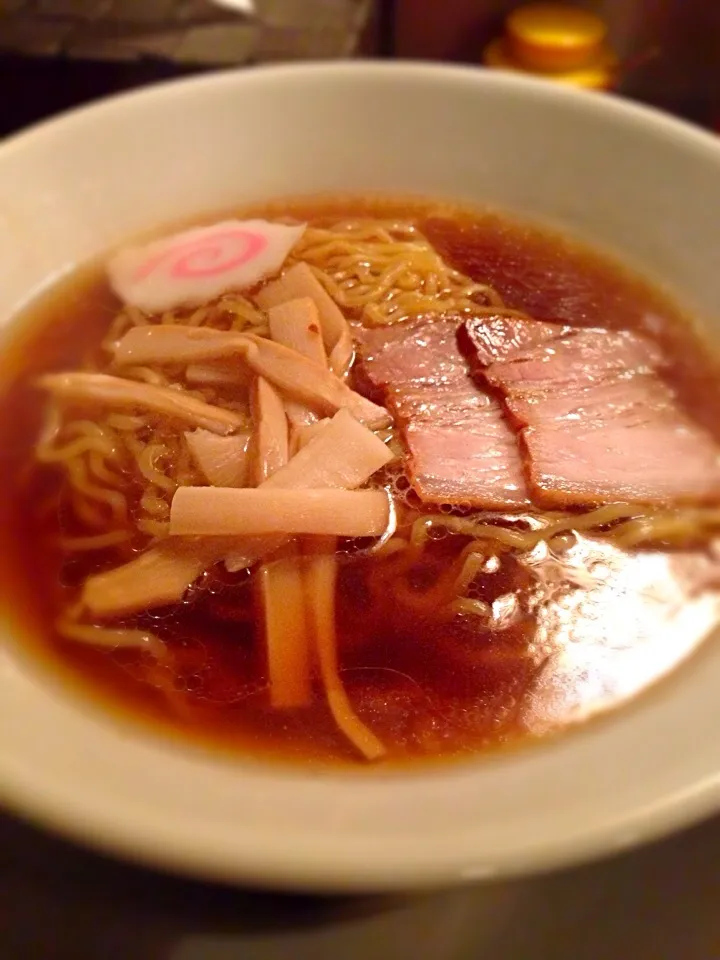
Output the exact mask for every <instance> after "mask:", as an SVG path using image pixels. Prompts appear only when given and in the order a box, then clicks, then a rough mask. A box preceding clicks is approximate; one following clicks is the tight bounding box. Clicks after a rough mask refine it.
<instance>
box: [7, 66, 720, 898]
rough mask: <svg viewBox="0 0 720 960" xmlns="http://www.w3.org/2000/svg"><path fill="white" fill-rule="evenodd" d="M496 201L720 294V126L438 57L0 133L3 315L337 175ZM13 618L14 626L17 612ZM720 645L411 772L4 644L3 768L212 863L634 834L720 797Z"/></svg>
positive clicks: (244, 872)
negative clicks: (299, 766)
mask: <svg viewBox="0 0 720 960" xmlns="http://www.w3.org/2000/svg"><path fill="white" fill-rule="evenodd" d="M333 191H338V192H354V193H358V192H362V191H382V192H384V193H396V194H397V193H400V194H408V193H413V194H425V195H430V196H440V197H449V198H453V199H460V200H468V201H472V202H476V203H480V204H490V205H491V206H493V207H498V208H502V209H506V210H510V211H516V212H519V213H521V214H522V215H523V216H525V217H530V218H534V219H539V220H541V221H546V222H549V223H552V224H554V225H558V226H560V227H564V228H566V229H567V230H569V231H571V232H572V233H573V234H575V235H578V236H581V237H583V236H584V237H586V238H589V239H591V240H592V241H594V243H595V244H596V245H599V246H601V247H607V248H610V249H612V250H614V251H615V252H617V253H619V254H620V255H621V256H622V257H624V259H625V260H626V261H627V262H629V263H631V264H635V265H638V266H640V267H641V268H643V269H645V270H646V271H647V272H648V273H650V274H651V275H653V276H654V277H655V278H660V279H662V280H663V281H664V282H665V283H666V284H667V285H668V286H669V287H670V288H673V289H675V290H676V291H678V292H679V293H680V294H681V295H682V296H683V297H684V299H685V302H686V303H689V304H690V305H691V306H692V307H693V308H694V309H695V310H696V311H697V313H698V315H700V316H702V317H704V318H706V320H707V322H708V323H710V322H711V320H710V319H708V318H712V317H713V315H715V320H716V322H717V321H718V319H720V309H719V307H720V270H718V268H717V265H718V264H719V263H720V231H719V230H718V227H717V225H718V223H720V199H719V198H720V144H716V143H715V142H714V141H713V140H712V138H711V137H709V136H705V135H703V134H701V133H699V132H695V131H693V130H691V129H690V128H687V127H685V126H683V125H681V124H679V123H676V122H675V121H671V120H669V119H667V118H664V117H662V116H659V115H656V114H653V113H650V112H648V111H644V110H641V109H638V108H635V107H631V106H629V105H626V104H623V103H621V102H619V101H614V100H612V99H610V98H607V97H600V96H592V95H587V96H583V95H576V94H572V93H569V92H566V91H564V90H562V89H559V88H557V87H555V86H553V85H550V84H541V83H537V84H535V83H531V82H528V81H525V80H522V79H519V78H515V77H509V76H508V77H506V76H491V75H486V74H483V73H481V72H480V71H465V70H456V69H452V68H433V67H428V66H420V65H404V66H384V65H380V64H365V65H353V64H349V65H331V66H318V67H310V68H304V69H297V68H277V69H273V70H258V71H253V72H243V73H242V74H230V75H215V76H212V77H209V78H205V79H201V80H194V81H192V82H184V83H181V84H175V85H172V86H164V87H160V88H156V89H154V90H150V91H145V92H143V93H141V94H139V95H131V96H128V97H123V98H119V99H116V100H114V101H113V102H109V103H106V104H104V105H102V106H100V107H94V108H91V109H87V110H83V111H80V112H78V113H75V114H74V115H72V116H69V117H67V118H64V119H61V120H59V121H56V122H53V123H51V124H48V125H45V126H43V127H42V128H39V129H37V130H34V131H32V132H30V133H29V134H26V135H24V136H21V137H19V138H16V139H14V140H12V141H10V142H9V143H7V144H6V145H5V146H4V147H2V148H1V149H0V316H2V317H3V318H8V317H10V316H11V315H12V313H13V312H14V311H15V309H16V308H17V307H18V306H19V305H20V304H21V303H23V302H24V301H25V300H27V298H28V297H29V296H30V295H32V294H33V293H34V292H35V291H37V289H38V288H39V287H41V286H42V285H44V284H46V283H47V282H48V280H49V279H51V278H53V277H56V276H57V275H58V274H59V273H61V272H63V271H66V270H67V269H68V268H70V267H71V266H73V265H74V264H76V263H78V262H81V261H83V260H85V259H86V258H88V257H90V256H92V255H95V254H97V253H98V252H100V251H102V250H103V249H105V248H107V247H109V246H111V245H112V244H114V243H116V242H118V241H119V240H121V239H123V238H126V237H127V236H128V235H132V234H134V233H137V232H140V231H144V230H146V229H150V228H156V227H158V226H161V225H163V224H166V223H170V222H172V221H175V220H178V219H181V218H186V217H189V216H193V215H196V214H204V213H207V212H209V211H213V210H215V209H219V208H223V207H225V208H228V207H231V206H233V205H235V204H242V203H245V202H248V201H256V200H264V199H269V198H273V197H278V196H283V195H288V194H295V195H297V194H303V193H317V192H333ZM6 629H8V628H7V626H6ZM719 686H720V647H718V645H717V644H710V645H708V646H707V648H706V649H704V650H703V651H702V652H701V654H699V655H698V656H696V657H695V658H694V659H693V660H692V661H691V662H690V663H689V664H687V665H686V666H684V667H683V668H682V669H681V670H680V671H679V672H678V674H677V675H676V676H675V677H674V678H672V680H670V681H668V682H666V683H664V684H663V685H661V687H660V688H659V689H657V690H656V691H654V692H652V693H650V694H648V695H647V696H645V697H643V698H641V699H640V700H639V701H638V702H637V703H636V704H635V705H633V706H632V707H631V708H629V709H626V710H624V711H620V712H619V713H617V714H616V715H614V716H613V717H611V718H610V719H607V720H604V721H602V722H598V723H595V724H591V725H589V726H588V727H587V728H586V729H584V730H583V731H581V732H579V733H577V734H574V735H572V736H569V737H567V738H565V739H562V738H561V739H559V740H558V741H556V742H553V743H551V744H548V745H546V746H543V747H541V748H537V749H533V750H527V751H524V752H519V753H517V754H515V755H507V756H504V757H497V758H495V759H491V760H483V761H479V762H477V763H475V764H469V765H465V766H462V767H440V768H434V769H432V770H430V771H426V772H425V773H414V774H411V775H403V776H400V775H389V776H375V777H372V778H367V779H358V777H356V776H354V775H350V774H339V773H335V774H322V775H320V774H313V775H312V776H306V775H303V774H302V773H301V772H299V771H287V770H282V769H280V768H274V767H263V766H260V765H255V764H253V763H251V762H245V763H243V762H240V761H238V762H237V763H236V764H235V763H229V762H223V761H219V760H217V759H216V758H213V757H210V756H205V755H203V754H200V753H198V752H195V751H193V750H191V749H190V748H188V749H187V750H183V749H181V748H179V747H177V746H170V745H168V744H167V743H163V742H161V741H159V740H155V739H153V738H151V737H147V736H145V735H143V734H142V733H141V732H139V731H138V730H136V729H135V728H134V727H132V726H131V725H128V726H125V725H123V724H121V723H119V722H118V721H117V720H115V719H113V718H111V717H109V716H106V715H104V714H102V713H101V712H99V711H97V710H96V709H95V708H91V707H89V706H88V704H86V703H84V702H81V701H79V700H78V699H76V698H75V697H74V696H73V695H71V694H70V693H69V692H68V691H66V690H64V689H63V688H60V687H57V686H55V685H53V684H48V682H47V680H46V678H45V677H44V676H43V675H42V673H41V672H40V671H37V670H36V669H34V667H33V665H32V664H31V663H28V662H26V661H25V660H24V659H23V658H22V657H18V656H17V655H16V654H15V653H13V652H12V649H11V648H10V647H8V648H7V649H5V650H3V651H2V652H1V653H0V704H2V706H0V792H1V794H2V795H4V796H5V798H6V800H7V802H8V803H9V804H11V805H12V806H14V807H16V808H17V809H20V810H23V811H25V812H26V813H29V814H30V815H31V816H34V817H36V818H39V819H40V820H42V821H45V822H50V823H52V824H54V825H56V826H57V827H58V828H60V829H62V830H65V831H66V832H69V833H72V834H74V835H75V836H79V837H84V838H85V839H88V840H90V841H92V842H94V843H97V844H100V845H102V846H104V847H106V848H109V849H113V850H117V851H121V852H124V853H126V854H129V855H131V856H135V857H138V858H140V859H144V860H147V861H149V862H154V863H158V864H164V865H166V866H170V867H175V868H178V869H182V870H187V871H190V872H194V873H198V874H202V875H205V876H211V877H217V878H224V879H232V880H254V881H261V882H265V883H275V884H281V885H289V886H304V887H312V888H316V889H322V888H324V889H340V888H342V889H367V888H375V889H378V888H389V887H394V886H403V885H404V886H409V885H421V884H428V883H436V882H445V881H452V880H459V879H462V878H471V877H482V876H492V875H496V874H501V873H508V872H516V871H523V870H529V869H536V868H541V867H546V866H551V865H553V864H555V863H559V862H562V861H566V860H569V859H573V858H576V857H581V856H585V855H590V854H594V853H599V852H601V851H608V850H612V849H617V848H620V847H622V846H625V845H628V844H630V843H633V842H636V841H637V840H640V839H642V838H644V837H647V836H650V835H654V834H657V833H659V832H661V831H663V830H666V829H669V828H670V827H672V826H674V825H676V824H679V823H682V822H686V821H689V820H690V819H692V818H694V817H697V816H699V815H701V814H703V813H707V812H709V811H711V810H713V809H714V808H715V807H716V806H717V805H718V804H719V803H720V738H718V736H717V730H718V729H720V698H719V697H718V695H717V690H718V687H719Z"/></svg>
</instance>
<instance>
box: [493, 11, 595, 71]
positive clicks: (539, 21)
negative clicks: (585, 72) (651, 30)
mask: <svg viewBox="0 0 720 960" xmlns="http://www.w3.org/2000/svg"><path fill="white" fill-rule="evenodd" d="M505 30H506V43H507V51H508V54H509V56H510V57H511V59H512V60H514V61H515V62H516V63H518V64H519V65H520V66H522V67H524V68H525V69H526V70H540V71H543V72H547V73H566V72H568V71H572V70H581V69H583V68H584V67H588V66H590V65H591V64H592V63H593V61H594V60H595V59H596V58H597V56H598V54H599V53H600V51H601V49H602V47H603V43H604V41H605V38H606V36H607V26H606V24H605V23H604V21H603V20H601V19H600V17H598V16H596V15H595V14H594V13H590V12H589V11H588V10H582V9H580V8H579V7H574V6H571V5H569V4H562V3H536V4H530V5H528V6H523V7H519V8H518V9H517V10H515V11H513V13H511V14H510V15H509V16H508V18H507V20H506V22H505Z"/></svg>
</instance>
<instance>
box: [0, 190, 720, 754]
mask: <svg viewBox="0 0 720 960" xmlns="http://www.w3.org/2000/svg"><path fill="white" fill-rule="evenodd" d="M280 210H282V212H284V213H287V212H288V205H284V206H283V207H282V208H280V207H277V206H276V207H275V208H274V209H270V210H268V208H266V212H269V213H272V212H278V211H280ZM253 212H258V211H253ZM260 212H262V211H260ZM290 212H292V213H294V214H295V215H298V216H303V217H305V218H309V219H312V220H314V221H316V222H323V221H324V220H325V219H326V218H328V217H330V218H332V217H338V216H349V215H358V214H370V215H389V214H390V215H395V216H403V217H405V218H412V219H416V220H418V221H419V222H420V223H421V224H422V225H423V227H424V229H425V230H426V232H427V233H428V235H429V236H430V238H431V239H432V241H433V242H434V243H435V244H436V245H437V247H438V250H439V251H440V252H441V253H442V254H443V255H445V256H446V257H447V258H448V259H449V260H450V261H451V262H452V263H453V265H455V266H456V267H458V268H459V269H461V270H463V271H464V272H466V273H468V274H470V275H471V276H473V278H474V279H476V280H478V281H482V282H488V283H491V284H492V285H494V286H495V287H496V289H498V290H499V292H500V293H501V294H502V295H503V296H504V297H505V299H506V300H507V302H508V303H509V304H510V305H511V306H514V307H518V308H522V309H525V310H528V311H529V312H530V313H532V314H533V315H534V316H535V317H537V318H538V319H561V320H563V321H565V322H567V323H570V324H575V325H588V324H595V325H601V326H606V327H613V326H616V327H620V328H635V329H641V330H643V332H645V333H646V334H649V335H651V336H653V337H654V338H655V339H656V340H658V341H659V342H660V343H661V344H662V346H663V347H664V349H665V350H666V351H667V352H668V355H670V356H672V357H673V358H674V367H673V369H672V372H671V375H672V381H673V384H674V386H676V387H677V389H678V392H679V394H680V396H681V398H682V400H683V402H684V403H686V404H687V406H688V408H689V409H690V410H691V411H692V413H693V414H694V415H695V416H697V417H698V418H699V419H700V420H702V422H703V423H704V424H705V425H706V426H708V427H710V428H711V429H713V430H714V432H715V435H716V436H718V438H719V439H720V435H719V430H720V389H719V388H718V379H717V368H716V366H715V365H714V364H713V363H711V362H710V361H709V360H708V352H707V349H706V348H705V347H704V346H703V345H702V344H700V343H699V341H697V339H696V338H695V337H694V336H693V335H691V332H690V328H689V326H688V324H687V322H686V320H685V319H684V318H683V317H682V316H681V314H680V312H679V311H678V310H677V309H676V308H675V307H674V306H673V305H672V304H671V303H670V302H669V301H668V300H667V299H666V298H665V297H664V296H663V295H661V294H660V293H658V292H657V291H656V290H655V289H653V288H651V287H649V286H648V285H647V284H645V283H644V282H643V281H641V280H640V279H638V278H636V277H634V276H632V275H630V274H628V273H627V272H626V271H625V270H623V269H622V268H621V267H620V266H619V265H617V264H615V263H613V262H611V261H609V260H606V259H605V258H603V257H600V256H598V255H597V254H595V253H592V252H590V251H588V250H586V249H585V248H583V247H581V246H579V245H576V244H574V243H571V242H569V241H567V240H566V239H564V238H561V237H557V236H555V235H553V234H550V233H547V232H545V231H543V230H539V229H537V228H534V227H533V228H531V227H526V226H521V225H517V224H513V223H511V222H509V221H508V220H506V219H505V218H502V217H499V216H496V215H491V214H487V215H481V214H470V213H468V212H463V211H453V212H452V215H450V214H449V213H448V212H447V209H444V210H435V209H433V208H432V207H430V206H428V205H426V204H408V203H405V202H403V203H395V204H388V203H379V202H378V203H376V204H375V203H371V202H367V201H366V202H363V203H358V202H357V201H355V202H350V201H340V200H338V201H334V202H331V201H326V202H323V203H320V202H318V203H316V204H314V205H312V204H310V205H308V203H307V202H303V203H297V204H294V205H290ZM116 309H117V303H116V302H115V301H114V299H113V297H112V295H111V293H110V292H109V290H108V289H107V286H106V284H105V282H104V280H103V277H102V274H101V272H100V271H99V270H98V269H91V270H86V271H82V272H78V273H77V274H76V275H75V276H73V277H72V278H70V279H69V280H68V281H66V282H63V283H61V284H59V285H58V286H57V287H56V288H55V289H54V290H52V291H51V292H50V293H49V294H47V295H45V296H44V297H42V298H41V299H39V300H38V301H37V302H36V303H35V304H34V305H33V306H32V307H31V308H30V309H29V310H28V311H27V314H26V315H25V316H23V317H22V318H20V319H19V321H18V323H17V325H16V326H15V327H14V330H16V331H17V332H15V333H13V334H12V335H11V336H9V337H8V338H6V339H7V343H6V344H5V346H4V349H3V350H2V352H1V353H0V390H1V396H0V461H1V462H2V469H3V477H4V486H3V491H4V496H3V497H2V498H1V499H0V577H1V578H2V584H3V591H2V604H3V608H4V609H3V612H4V613H5V614H6V615H7V616H8V617H9V618H10V619H11V620H12V621H13V622H14V623H15V624H17V626H18V630H17V633H18V636H19V637H20V640H21V643H22V646H23V648H24V649H27V650H31V651H32V652H33V653H35V654H40V655H41V657H42V660H43V662H44V663H45V664H51V665H52V667H53V669H55V670H59V671H60V672H61V673H62V675H63V677H64V678H73V679H74V680H75V681H76V682H77V681H79V682H80V684H81V686H82V688H83V691H84V692H86V693H87V692H90V693H92V694H94V695H95V696H96V697H97V696H99V697H100V699H101V700H102V702H103V704H104V705H105V706H112V707H114V708H119V709H120V710H121V711H122V713H123V714H124V715H126V716H130V717H133V718H136V719H141V720H143V721H144V722H145V723H146V724H150V726H151V727H152V728H153V729H157V730H162V731H163V732H165V733H168V732H173V733H175V734H179V735H181V736H182V737H183V738H185V739H192V740H193V741H195V742H199V743H201V744H203V745H205V746H214V747H222V748H227V749H231V750H234V751H237V752H240V753H246V754H248V753H250V754H252V755H256V756H263V757H270V756H274V757H278V758H282V759H285V760H287V759H291V758H292V759H295V760H300V761H305V762H307V761H309V760H315V761H320V762H328V761H330V762H347V761H352V760H353V759H354V755H353V753H352V750H351V749H350V748H349V747H348V746H347V745H346V744H345V743H344V742H343V740H342V739H341V737H340V736H339V735H338V734H337V732H336V730H335V727H334V724H333V722H332V720H331V718H330V716H329V713H328V711H327V710H326V708H325V707H324V706H323V702H322V697H321V695H319V694H318V696H317V697H316V703H315V705H313V706H312V707H311V708H309V709H307V710H299V711H290V712H283V711H273V710H271V709H270V708H269V706H268V704H267V700H266V693H265V679H264V662H263V655H262V644H261V643H259V642H257V637H256V627H255V624H254V621H253V618H252V593H251V584H250V582H249V577H248V576H247V575H241V576H236V577H228V576H225V577H220V576H214V577H212V578H211V579H210V583H209V585H208V586H206V588H205V589H204V590H203V591H202V592H198V591H191V594H190V597H189V601H188V602H187V603H185V604H182V605H180V606H179V607H177V608H175V609H172V610H164V611H163V610H161V611H156V612H153V613H149V614H146V615H144V616H142V617H136V618H132V619H131V620H127V621H125V622H126V623H129V624H132V625H142V626H146V627H149V628H151V629H152V630H153V631H154V632H156V633H157V634H158V635H159V636H161V637H162V638H163V639H164V640H166V641H167V643H168V647H169V649H170V650H171V652H172V655H173V665H172V668H171V667H169V666H158V665H153V664H152V663H151V662H150V661H148V660H145V659H143V657H141V656H140V655H138V654H136V653H131V652H127V651H126V652H108V651H99V650H95V649H91V648H89V647H85V646H81V645H79V644H71V643H68V642H67V641H64V640H62V639H61V638H59V637H58V636H57V634H56V632H55V630H54V626H53V624H54V620H55V618H56V616H57V612H58V610H59V609H60V607H61V605H62V603H63V602H64V601H66V600H67V598H68V597H69V596H71V594H72V589H73V587H74V586H75V585H76V584H77V583H78V582H79V581H80V580H81V578H82V577H83V576H84V575H85V574H86V573H87V571H88V569H89V567H88V564H92V565H93V568H94V567H95V565H96V564H97V563H98V562H99V563H112V555H110V554H108V555H106V556H105V557H100V558H97V557H93V558H87V559H85V560H83V559H72V560H69V561H68V560H66V559H65V558H63V557H62V556H61V555H60V552H59V549H58V546H57V534H58V523H59V521H58V514H57V511H52V510H51V511H47V510H46V511H45V512H42V511H40V510H38V506H37V505H38V504H41V503H46V502H48V498H49V497H50V496H51V495H52V493H53V492H54V491H56V490H57V487H58V477H57V475H56V473H55V472H54V471H53V470H51V469H48V468H38V467H37V466H35V465H34V464H33V461H32V448H33V444H34V441H35V439H36V437H37V435H38V431H39V429H40V424H41V415H42V402H43V397H42V395H41V394H40V392H39V391H37V390H36V389H34V388H33V386H32V383H31V381H32V378H33V376H34V375H36V374H37V373H39V372H41V371H45V370H49V369H58V368H63V367H77V366H79V365H80V363H81V362H82V360H83V356H84V353H85V352H87V351H92V350H93V349H95V348H96V346H97V344H98V342H99V340H100V338H101V336H102V333H103V332H104V329H105V327H106V325H107V323H108V322H109V320H110V318H111V317H112V315H113V313H114V312H115V310H116ZM464 543H465V541H463V540H462V539H461V538H449V537H448V538H446V539H444V540H441V541H439V542H437V543H435V544H433V545H432V547H431V548H430V550H429V551H428V554H427V558H426V563H425V564H424V566H423V568H422V570H420V569H417V570H415V569H410V570H409V571H407V572H406V573H405V574H400V573H398V571H397V567H396V566H395V565H394V561H393V560H392V559H388V560H387V561H382V562H381V561H378V560H362V561H349V562H346V563H344V564H343V566H342V569H341V576H340V582H339V590H338V628H339V642H340V650H341V662H342V666H343V669H344V673H343V679H344V681H345V683H346V686H347V689H348V692H349V694H350V697H351V699H352V701H353V703H354V704H355V705H356V707H357V709H358V711H359V713H360V715H361V716H362V718H363V719H364V720H366V722H368V724H369V725H370V726H371V727H372V728H373V730H374V731H375V732H376V733H377V734H378V735H379V736H380V737H381V738H382V739H383V740H384V741H385V742H386V744H387V745H388V746H389V748H390V753H391V757H392V759H394V760H398V761H401V760H410V759H416V758H422V757H437V756H458V755H460V756H467V755H468V754H472V753H476V752H477V751H479V750H485V749H489V748H494V747H498V746H500V745H504V744H509V743H517V742H522V741H523V740H527V739H529V738H530V739H532V738H534V737H536V736H539V735H541V734H545V733H547V732H551V731H555V730H560V729H563V728H565V727H567V726H568V725H570V724H573V723H576V722H578V721H580V720H584V719H586V718H587V717H590V716H592V715H594V714H597V713H601V712H603V711H605V710H607V709H608V708H609V707H612V706H614V705H616V704H618V703H621V702H623V701H626V700H628V699H629V698H631V697H632V696H634V695H635V694H636V693H638V692H639V691H641V690H643V689H644V688H646V687H647V686H649V685H650V684H652V683H653V682H655V681H656V680H657V679H658V678H660V677H661V676H663V675H665V674H666V673H668V672H669V671H671V670H672V669H673V667H674V666H676V665H677V663H679V662H680V661H681V660H683V659H684V658H685V657H686V656H687V655H688V654H689V653H690V652H691V651H692V650H693V649H694V648H695V647H696V646H697V645H698V644H699V643H700V642H701V641H702V639H703V638H704V637H705V636H706V635H707V633H708V632H709V631H710V629H711V628H712V627H713V626H714V625H715V624H716V623H717V622H718V621H720V594H718V593H717V592H716V591H713V590H702V589H699V586H702V584H703V583H706V582H707V581H708V580H709V579H710V578H712V577H713V576H716V575H717V574H716V573H715V570H714V562H713V561H711V559H710V558H709V557H708V556H706V555H705V554H704V553H703V552H701V551H698V552H696V553H662V552H657V551H653V552H639V553H634V554H627V553H624V552H622V551H619V550H616V549H614V548H612V547H609V546H607V545H605V544H599V543H596V542H593V541H591V540H585V539H583V538H580V539H579V540H578V543H577V546H576V547H575V548H574V550H575V553H576V554H577V559H578V562H582V563H583V564H585V565H586V566H590V565H593V564H595V565H596V569H597V570H599V569H602V576H601V577H600V578H599V581H598V583H597V584H596V585H595V586H594V587H592V588H591V589H586V590H577V589H574V588H573V586H572V584H569V583H567V582H565V583H562V584H560V585H559V586H557V587H554V588H553V589H552V590H550V589H547V590H545V591H544V592H543V591H541V592H539V593H537V598H536V605H535V610H534V614H533V616H526V617H525V618H524V619H521V620H520V621H519V622H517V623H515V624H514V625H513V626H512V627H511V628H509V629H507V630H505V631H502V632H495V633H492V634H491V633H489V632H487V631H485V630H482V629H478V628H477V626H476V625H472V624H471V623H470V622H469V621H468V620H462V619H461V618H455V619H454V620H452V621H448V620H447V619H443V618H442V617H439V616H438V615H437V612H436V611H431V612H427V611H423V610H419V609H417V605H416V604H413V597H414V593H413V591H414V590H415V588H416V587H417V586H418V585H419V584H418V583H417V582H416V580H415V579H414V578H417V577H420V576H422V577H423V578H424V579H425V581H427V582H432V580H433V578H434V577H436V576H439V575H440V574H441V573H442V571H443V570H445V569H447V565H448V564H449V563H451V562H452V560H453V558H454V557H455V556H456V555H457V553H458V552H459V550H460V549H461V548H462V546H463V545H464ZM530 590H531V586H530V583H529V580H528V576H527V573H526V572H525V571H524V570H523V569H522V568H520V567H519V565H517V564H515V565H513V564H512V562H506V563H504V564H503V566H502V567H501V569H500V570H499V571H498V572H497V573H493V572H488V573H487V575H485V576H483V577H482V578H481V580H480V582H479V583H478V584H477V585H476V589H475V596H476V597H477V598H479V599H483V600H485V601H487V602H489V603H492V602H496V603H497V602H500V603H502V602H505V601H503V599H502V598H504V597H508V596H511V595H513V594H517V593H524V594H525V596H527V595H528V593H529V591H530ZM403 597H405V600H403ZM408 597H409V600H408V599H407V598H408Z"/></svg>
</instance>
